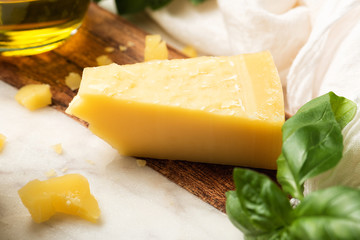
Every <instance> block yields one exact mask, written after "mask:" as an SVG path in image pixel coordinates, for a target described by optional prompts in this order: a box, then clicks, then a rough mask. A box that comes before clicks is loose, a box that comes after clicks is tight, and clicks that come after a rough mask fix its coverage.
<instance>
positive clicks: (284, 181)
mask: <svg viewBox="0 0 360 240" xmlns="http://www.w3.org/2000/svg"><path fill="white" fill-rule="evenodd" d="M355 112H356V104H355V103H354V102H352V101H350V100H348V99H346V98H344V97H339V96H337V95H336V94H335V93H333V92H329V93H328V94H325V95H322V96H320V97H318V98H315V99H313V100H312V101H310V102H308V103H306V104H305V105H304V106H302V107H301V108H300V109H299V111H298V112H297V113H296V114H295V115H294V116H293V117H291V118H290V119H289V120H287V121H286V122H285V124H284V125H283V128H282V132H283V146H282V153H281V155H280V157H279V158H278V160H277V165H278V172H277V180H278V182H279V183H280V184H281V186H282V188H283V190H284V191H285V192H287V193H289V194H290V195H291V196H293V197H295V198H298V199H302V198H303V191H304V189H303V185H304V182H305V181H306V180H307V179H309V178H311V177H314V176H316V175H318V174H320V173H323V172H325V171H327V170H329V169H331V168H333V167H335V166H336V165H337V163H338V162H339V161H340V159H341V157H342V151H343V148H344V146H343V136H342V134H341V130H342V129H343V128H344V127H345V126H346V124H347V123H348V122H350V121H351V119H352V118H353V117H354V115H355Z"/></svg>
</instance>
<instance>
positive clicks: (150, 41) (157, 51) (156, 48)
mask: <svg viewBox="0 0 360 240" xmlns="http://www.w3.org/2000/svg"><path fill="white" fill-rule="evenodd" d="M168 55H169V53H168V49H167V46H166V42H164V41H162V40H161V36H160V35H146V37H145V52H144V61H151V60H164V59H168Z"/></svg>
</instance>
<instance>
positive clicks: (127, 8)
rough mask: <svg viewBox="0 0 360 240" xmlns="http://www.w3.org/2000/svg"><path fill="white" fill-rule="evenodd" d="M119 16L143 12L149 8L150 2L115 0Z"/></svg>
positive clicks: (145, 0)
mask: <svg viewBox="0 0 360 240" xmlns="http://www.w3.org/2000/svg"><path fill="white" fill-rule="evenodd" d="M115 4H116V9H117V11H118V13H119V14H131V13H136V12H140V11H143V10H144V9H145V8H146V7H147V6H148V0H115Z"/></svg>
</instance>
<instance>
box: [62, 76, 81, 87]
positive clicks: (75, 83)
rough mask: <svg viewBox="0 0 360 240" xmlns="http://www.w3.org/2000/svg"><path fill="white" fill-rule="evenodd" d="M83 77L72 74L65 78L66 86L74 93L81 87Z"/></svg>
mask: <svg viewBox="0 0 360 240" xmlns="http://www.w3.org/2000/svg"><path fill="white" fill-rule="evenodd" d="M80 82H81V76H80V74H78V73H74V72H71V73H69V75H67V76H66V77H65V84H66V86H68V87H69V88H70V89H71V90H72V91H74V90H76V89H78V88H79V87H80Z"/></svg>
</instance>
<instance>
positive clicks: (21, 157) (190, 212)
mask: <svg viewBox="0 0 360 240" xmlns="http://www.w3.org/2000/svg"><path fill="white" fill-rule="evenodd" d="M15 94H16V89H15V88H13V87H11V86H9V85H7V84H5V83H4V82H2V81H0V133H2V134H4V135H5V136H6V137H7V142H6V144H5V148H4V150H3V151H2V152H1V153H0V239H11V240H12V239H17V240H18V239H19V240H21V239H242V238H243V235H242V233H241V232H240V231H238V230H237V229H236V228H235V227H234V226H233V225H232V224H231V223H230V221H229V220H228V218H227V216H226V215H225V214H224V213H222V212H220V211H218V210H216V209H215V208H214V207H212V206H210V205H208V204H207V203H204V202H203V201H201V200H200V199H198V198H196V197H195V196H193V195H192V194H190V193H189V192H187V191H185V190H184V189H182V188H181V187H179V186H177V185H176V184H174V183H172V182H170V181H169V180H167V179H166V178H165V177H163V176H162V175H160V174H159V173H157V172H156V171H154V170H152V169H150V168H148V167H139V166H138V165H137V164H136V161H135V159H133V158H129V157H124V156H120V155H119V154H118V153H117V152H116V151H115V150H114V149H112V148H111V147H110V146H109V145H108V144H107V143H105V142H103V141H102V140H101V139H99V138H98V137H96V136H95V135H93V134H92V133H91V132H90V131H89V130H88V129H87V128H86V127H84V126H82V125H80V124H79V123H78V122H76V121H74V120H73V119H71V118H69V117H68V116H66V115H65V114H63V113H60V112H58V111H56V110H54V109H52V108H50V107H47V108H44V109H40V110H37V111H34V112H30V111H29V110H27V109H25V108H24V107H22V106H20V105H19V104H18V103H17V102H16V101H15V99H14V96H15ZM59 143H60V144H62V147H63V153H62V154H61V155H58V154H57V153H56V152H55V151H54V149H53V147H52V146H53V145H55V144H59ZM49 171H55V172H56V174H57V175H58V176H60V175H64V174H68V173H80V174H82V175H84V176H85V177H86V178H87V179H88V180H89V182H90V188H91V192H92V194H93V195H94V196H95V197H96V199H97V200H98V202H99V205H100V209H101V211H102V213H101V218H100V221H99V222H98V223H96V224H94V223H90V222H87V221H86V220H83V219H80V218H78V217H75V216H67V215H62V214H57V215H55V216H53V217H52V218H51V219H50V220H49V221H47V222H45V223H42V224H37V223H34V222H33V221H32V219H31V217H30V214H29V212H28V211H27V209H26V208H25V207H24V206H23V204H22V203H21V200H20V198H19V196H18V194H17V191H18V190H19V189H20V188H21V187H22V186H24V185H25V184H26V183H27V182H28V181H31V180H33V179H39V180H45V179H47V178H48V177H47V174H46V173H48V172H49Z"/></svg>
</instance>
